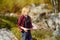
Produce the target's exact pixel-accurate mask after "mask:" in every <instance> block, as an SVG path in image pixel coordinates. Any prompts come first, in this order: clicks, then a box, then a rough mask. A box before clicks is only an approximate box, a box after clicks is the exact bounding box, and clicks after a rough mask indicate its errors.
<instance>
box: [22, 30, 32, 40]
mask: <svg viewBox="0 0 60 40" xmlns="http://www.w3.org/2000/svg"><path fill="white" fill-rule="evenodd" d="M22 40H32V36H31V33H30V32H29V31H28V32H22Z"/></svg>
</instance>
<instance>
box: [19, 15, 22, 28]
mask: <svg viewBox="0 0 60 40" xmlns="http://www.w3.org/2000/svg"><path fill="white" fill-rule="evenodd" d="M22 17H23V16H20V17H19V18H18V27H19V28H20V26H21V20H22Z"/></svg>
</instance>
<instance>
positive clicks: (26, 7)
mask: <svg viewBox="0 0 60 40" xmlns="http://www.w3.org/2000/svg"><path fill="white" fill-rule="evenodd" d="M26 9H27V10H29V12H30V8H29V6H25V7H23V8H22V11H24V10H26Z"/></svg>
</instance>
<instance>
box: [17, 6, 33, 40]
mask: <svg viewBox="0 0 60 40" xmlns="http://www.w3.org/2000/svg"><path fill="white" fill-rule="evenodd" d="M29 11H30V9H29V8H28V7H24V8H23V9H22V15H21V16H20V17H19V19H18V27H19V29H20V31H21V33H22V40H32V36H31V30H30V29H32V27H33V26H32V23H31V18H30V16H28V13H29Z"/></svg>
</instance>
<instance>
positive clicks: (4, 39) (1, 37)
mask: <svg viewBox="0 0 60 40" xmlns="http://www.w3.org/2000/svg"><path fill="white" fill-rule="evenodd" d="M14 39H15V40H18V39H17V38H16V37H15V35H14V34H12V33H11V32H10V31H9V30H6V29H0V40H14Z"/></svg>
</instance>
